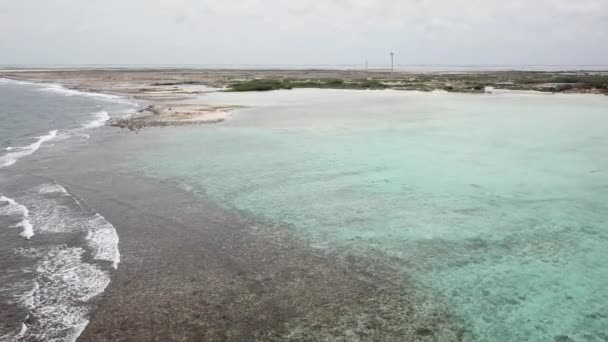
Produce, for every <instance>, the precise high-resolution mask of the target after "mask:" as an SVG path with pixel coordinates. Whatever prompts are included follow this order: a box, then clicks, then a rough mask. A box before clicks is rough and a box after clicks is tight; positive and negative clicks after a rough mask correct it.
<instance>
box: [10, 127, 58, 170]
mask: <svg viewBox="0 0 608 342" xmlns="http://www.w3.org/2000/svg"><path fill="white" fill-rule="evenodd" d="M56 136H57V131H56V130H54V131H50V132H49V133H48V134H47V135H43V136H40V137H37V138H36V139H37V140H36V142H34V143H32V144H30V145H27V146H22V147H18V151H17V152H10V153H7V154H5V155H3V156H0V169H1V168H3V167H7V166H11V165H13V164H15V163H16V162H17V160H18V159H19V158H23V157H25V156H29V155H30V154H32V153H34V152H36V150H38V149H39V148H40V146H42V144H43V143H44V142H46V141H49V140H51V139H53V138H55V137H56Z"/></svg>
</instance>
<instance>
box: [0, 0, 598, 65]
mask: <svg viewBox="0 0 608 342" xmlns="http://www.w3.org/2000/svg"><path fill="white" fill-rule="evenodd" d="M606 33H608V1H606V0H577V1H571V0H535V1H529V0H511V1H504V0H500V1H498V0H485V1H481V0H323V1H322V0H289V1H288V0H230V1H229V0H205V1H200V0H106V1H95V2H92V1H82V0H55V1H46V0H19V1H16V0H1V1H0V42H2V47H1V49H2V53H1V54H0V63H124V64H138V63H144V64H145V63H163V64H165V63H167V64H171V63H196V64H231V63H233V64H345V63H360V62H361V61H363V60H365V59H369V60H370V61H371V62H372V63H384V62H385V60H386V53H387V52H388V51H390V50H395V51H396V52H397V55H398V61H399V62H401V63H408V64H522V63H523V64H571V63H576V64H600V63H603V62H604V56H605V55H606V54H607V52H608V47H606V44H605V42H604V39H605V37H604V36H605V34H606Z"/></svg>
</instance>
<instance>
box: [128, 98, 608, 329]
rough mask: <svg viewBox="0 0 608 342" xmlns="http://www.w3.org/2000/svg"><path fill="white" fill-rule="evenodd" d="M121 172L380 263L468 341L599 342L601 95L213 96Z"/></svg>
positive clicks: (605, 119) (605, 164)
mask: <svg viewBox="0 0 608 342" xmlns="http://www.w3.org/2000/svg"><path fill="white" fill-rule="evenodd" d="M201 101H202V102H205V103H211V104H231V105H247V106H251V108H247V109H243V110H239V111H237V112H235V113H234V114H233V117H232V118H231V119H230V120H228V121H227V122H225V123H222V124H218V125H209V126H200V127H195V128H188V129H180V130H175V132H176V133H175V134H170V135H163V136H162V137H161V138H160V139H162V140H161V141H159V142H158V145H157V146H156V148H155V149H154V150H153V151H150V152H147V153H146V154H143V155H141V157H140V158H139V159H138V160H137V161H136V162H135V166H136V167H137V168H139V169H141V170H143V171H144V172H146V173H147V174H150V175H155V176H157V177H160V178H165V179H171V180H178V181H180V182H181V183H182V184H183V186H184V187H186V188H188V189H190V190H192V191H193V192H195V193H197V194H199V195H201V196H206V197H208V198H212V199H214V200H215V201H217V202H218V203H221V204H222V205H224V206H226V207H228V208H231V209H234V210H238V211H241V212H245V213H248V214H250V215H254V216H256V217H258V218H259V219H260V220H264V221H266V222H270V223H275V224H280V225H287V226H289V227H291V229H292V230H293V232H294V234H296V235H297V236H299V237H301V238H304V239H306V240H307V241H309V243H310V244H311V245H312V246H314V247H316V248H318V249H319V251H320V252H326V251H327V252H335V253H347V254H348V253H353V254H357V255H369V256H370V258H371V257H372V255H373V258H383V259H384V261H386V262H389V263H391V264H392V265H393V266H395V267H396V268H397V269H399V270H400V271H401V272H403V273H404V274H407V275H408V276H409V277H411V278H412V279H414V280H415V281H416V283H417V284H419V287H420V288H421V289H423V290H424V291H426V292H427V293H428V294H429V296H432V297H433V298H436V301H437V302H438V303H442V304H443V305H444V306H445V307H447V308H449V310H450V311H451V312H452V313H453V314H455V315H456V316H457V317H458V318H460V319H461V320H463V322H464V323H465V325H466V328H467V329H468V330H469V331H470V332H471V334H472V336H473V337H474V339H475V340H479V341H488V340H492V341H525V340H529V341H550V340H555V339H557V340H560V339H561V340H564V341H567V340H568V339H566V337H568V338H570V339H572V340H575V341H588V340H589V341H600V340H605V339H608V333H607V332H606V331H607V329H606V327H608V306H607V305H606V303H608V287H606V284H607V283H608V267H606V265H607V264H608V254H607V253H606V250H608V249H607V248H608V226H607V225H606V222H608V174H607V172H608V153H607V152H608V97H602V96H590V95H589V96H587V95H550V94H542V95H541V94H532V93H512V92H504V93H503V92H498V93H495V94H487V95H463V94H446V93H418V92H397V91H331V90H294V91H279V92H271V93H239V94H235V93H216V94H209V95H206V96H205V97H203V98H201Z"/></svg>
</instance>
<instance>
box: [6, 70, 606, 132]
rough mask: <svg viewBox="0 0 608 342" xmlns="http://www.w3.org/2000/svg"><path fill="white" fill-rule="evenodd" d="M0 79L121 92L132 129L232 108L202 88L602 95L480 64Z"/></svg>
mask: <svg viewBox="0 0 608 342" xmlns="http://www.w3.org/2000/svg"><path fill="white" fill-rule="evenodd" d="M0 78H9V79H15V80H29V81H36V82H54V83H60V84H62V85H63V86H65V87H68V88H70V89H76V90H82V91H89V92H100V93H105V94H114V95H120V96H127V97H130V98H134V99H136V100H139V101H140V102H141V103H143V104H144V106H143V109H141V110H140V111H139V112H138V113H137V115H134V116H132V117H129V118H125V119H119V120H113V121H112V122H111V124H112V125H113V126H117V127H122V128H129V129H138V128H142V127H150V126H167V125H189V124H196V123H216V122H221V121H223V120H224V119H225V118H226V117H227V115H228V113H229V111H230V110H231V109H235V108H237V107H234V106H231V105H230V104H226V105H225V106H206V105H201V104H200V103H193V102H191V100H193V99H195V98H197V96H198V95H200V94H204V93H209V92H218V91H225V92H249V91H270V90H289V89H296V88H320V89H357V90H384V89H393V90H403V91H424V92H429V91H446V92H453V93H471V94H483V93H486V92H491V91H492V89H508V90H518V91H538V92H549V93H585V94H605V95H608V72H607V71H484V72H458V73H455V72H451V73H440V72H427V73H410V72H394V73H390V72H388V71H363V70H232V69H225V70H222V69H91V70H83V69H61V70H53V69H46V70H4V71H0Z"/></svg>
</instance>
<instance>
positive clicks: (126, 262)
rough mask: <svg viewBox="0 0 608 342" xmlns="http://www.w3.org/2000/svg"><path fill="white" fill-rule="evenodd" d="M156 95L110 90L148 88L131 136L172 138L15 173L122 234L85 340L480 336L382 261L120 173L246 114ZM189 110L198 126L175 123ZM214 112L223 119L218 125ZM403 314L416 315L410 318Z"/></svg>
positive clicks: (103, 136) (61, 152)
mask: <svg viewBox="0 0 608 342" xmlns="http://www.w3.org/2000/svg"><path fill="white" fill-rule="evenodd" d="M171 83H172V82H171ZM115 86H116V87H117V88H116V89H122V88H124V87H125V84H124V83H117V84H115ZM149 86H150V85H149V84H148V85H141V86H134V85H129V89H130V90H128V91H124V89H123V90H121V92H118V91H117V90H108V92H110V91H113V92H114V94H115V95H119V94H120V96H127V95H125V94H128V93H131V92H133V91H136V90H135V89H139V90H138V91H141V92H142V93H143V94H144V95H141V97H139V96H133V95H131V96H132V97H130V98H133V99H136V100H139V101H141V102H140V103H146V104H147V105H148V107H145V108H144V109H143V110H142V112H141V113H140V115H141V116H136V117H132V118H131V119H130V121H126V126H124V128H132V129H139V128H143V127H155V126H167V128H166V129H163V130H154V129H151V130H145V131H142V132H140V134H139V135H138V136H135V135H134V134H124V133H126V132H124V131H123V130H117V129H114V128H112V127H102V126H103V125H100V126H99V127H98V129H97V130H95V134H92V135H91V138H90V139H88V140H87V143H86V145H85V146H77V147H76V146H70V145H66V146H57V149H56V150H55V149H53V150H51V151H47V150H45V149H43V151H40V152H41V153H37V154H35V156H36V157H34V158H31V159H29V158H28V159H29V160H28V161H27V163H23V165H22V164H21V163H17V165H15V167H14V168H13V167H11V169H10V170H7V174H9V175H12V176H15V177H17V178H11V177H12V176H9V177H8V179H9V180H10V179H19V178H18V177H20V176H19V175H20V174H28V175H33V176H34V177H44V178H48V179H52V180H54V181H55V182H57V183H59V184H63V185H65V187H66V188H67V190H68V191H69V193H71V194H74V196H75V198H78V199H79V200H80V201H82V202H83V203H85V204H86V205H87V206H90V207H91V208H94V209H95V211H97V212H98V213H99V214H100V215H103V217H105V218H107V219H108V221H109V222H112V224H113V225H115V226H116V229H117V231H118V235H119V236H120V252H121V255H122V259H121V264H120V267H119V268H118V270H117V271H114V272H113V273H112V282H110V283H109V286H108V288H107V290H106V292H105V293H104V294H103V295H100V296H99V298H97V299H96V308H95V309H94V310H93V312H92V315H91V317H90V324H89V325H88V326H87V328H86V329H85V330H84V332H83V333H82V335H81V337H80V340H82V341H97V340H115V339H119V338H120V339H127V340H129V339H131V340H136V339H155V338H162V339H164V340H210V341H215V340H217V341H221V340H243V339H256V338H257V339H263V340H269V341H274V340H276V341H282V340H294V341H298V340H302V339H311V340H319V339H329V338H338V337H342V335H340V333H343V332H344V331H352V334H353V336H359V337H360V336H366V337H369V339H370V340H386V339H397V338H400V339H403V338H404V336H405V337H406V339H407V338H409V339H410V340H417V341H418V340H421V341H424V340H429V341H430V340H436V339H437V338H444V339H447V340H470V339H471V338H470V332H469V331H467V329H466V328H463V326H464V324H463V323H462V322H461V321H459V319H458V318H455V317H454V316H453V315H452V313H451V312H450V308H449V305H443V304H442V303H436V302H433V300H434V298H428V297H426V298H425V295H423V294H420V293H418V290H417V288H418V287H419V284H416V283H414V282H412V280H411V279H409V278H408V277H407V275H404V274H403V273H399V271H398V270H396V269H395V268H394V264H391V263H390V262H386V260H383V258H382V257H380V256H376V255H373V254H372V255H369V256H366V257H361V256H358V257H355V256H352V255H349V254H348V253H344V254H340V253H322V252H320V251H319V250H315V249H313V248H311V247H310V246H308V245H307V244H306V242H303V241H301V240H299V239H298V238H297V237H295V236H294V234H292V233H290V229H289V227H281V226H276V225H271V224H267V223H265V222H263V221H260V220H259V219H257V218H253V217H250V216H247V215H246V214H244V213H240V212H234V211H230V210H227V209H226V208H222V207H221V206H219V205H218V204H216V203H213V202H211V201H210V200H208V199H205V198H203V199H201V198H200V197H195V196H193V195H192V194H191V193H189V192H188V191H184V190H183V189H180V187H179V186H178V185H177V184H175V183H171V182H162V181H159V180H156V179H153V178H149V177H147V176H145V175H142V174H139V173H134V172H133V171H132V170H129V169H128V168H122V167H121V166H120V165H121V164H122V163H125V162H128V161H129V160H130V159H132V158H136V157H137V155H138V153H139V152H141V151H145V150H148V149H150V147H151V146H155V145H156V144H158V141H159V139H158V137H159V135H163V134H176V133H178V134H180V133H181V132H186V131H185V130H195V129H197V128H196V127H190V128H188V127H170V126H186V125H191V124H192V123H211V122H221V121H222V120H224V119H225V115H228V113H229V111H230V110H231V109H235V108H239V107H236V106H219V105H218V106H206V105H200V104H196V105H195V103H197V102H196V101H194V100H195V97H196V96H197V94H202V93H205V92H209V91H211V90H209V88H208V87H205V86H200V88H198V90H196V91H194V90H193V89H190V90H189V91H185V90H184V89H183V88H182V87H181V86H176V85H173V84H172V85H164V86H155V87H171V89H176V88H173V87H177V89H178V90H176V91H174V92H175V94H172V95H171V96H167V94H166V91H165V90H162V91H159V90H155V91H153V92H150V91H149V90H145V89H148V88H147V87H149ZM190 86H192V85H191V84H189V85H184V87H186V88H187V87H190ZM75 87H76V89H78V88H77V87H78V86H75ZM139 87H142V88H139ZM197 87H199V86H198V85H197ZM142 89H143V90H142ZM98 90H99V91H101V90H102V89H101V87H100V88H99V89H98ZM213 91H217V90H213ZM509 92H510V90H509ZM545 94H547V95H548V96H550V94H548V93H545ZM471 96H477V95H471ZM174 104H177V105H174ZM189 106H190V107H189ZM176 108H177V109H176ZM179 108H186V110H188V111H196V112H199V114H200V117H199V118H197V119H195V120H194V121H193V122H189V121H187V120H183V117H182V118H181V120H182V121H172V119H171V118H172V115H176V114H174V113H175V112H178V114H177V115H178V116H179V113H181V112H180V109H179ZM169 109H171V110H169ZM214 112H217V115H218V116H216V117H215V119H216V120H218V121H213V120H212V119H211V118H213V115H214ZM187 115H192V113H190V114H187ZM187 115H185V116H187ZM198 119H201V120H198ZM117 122H120V121H119V120H117V121H115V122H114V124H116V123H117ZM140 123H141V124H140ZM129 125H132V126H129ZM119 127H120V126H119ZM51 163H52V164H51ZM57 165H60V166H57ZM277 303H278V304H277ZM167 308H170V309H167ZM404 308H406V309H404ZM429 308H430V309H429ZM400 310H401V312H400ZM403 310H405V311H407V312H408V314H410V315H411V316H408V317H403V315H402V311H403ZM378 312H380V313H381V315H380V317H381V318H378V315H376V314H377V313H378ZM361 313H363V315H364V319H363V322H364V323H361V319H362V318H361ZM184 327H186V328H184Z"/></svg>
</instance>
